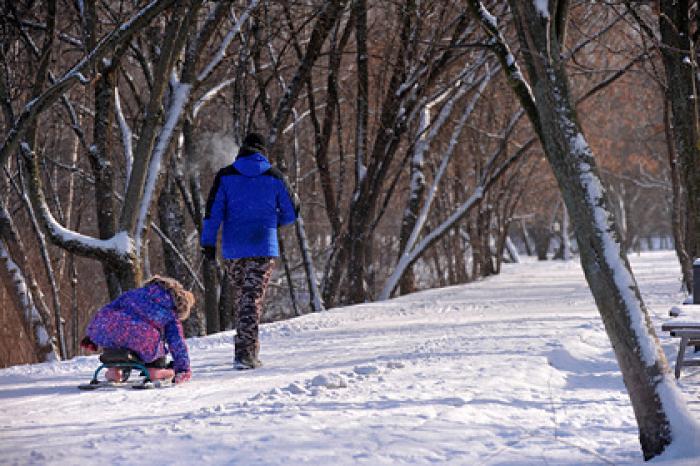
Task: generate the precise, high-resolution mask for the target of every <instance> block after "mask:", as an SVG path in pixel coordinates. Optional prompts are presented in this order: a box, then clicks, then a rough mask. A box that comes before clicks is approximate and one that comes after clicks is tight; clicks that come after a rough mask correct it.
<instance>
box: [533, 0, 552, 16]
mask: <svg viewBox="0 0 700 466" xmlns="http://www.w3.org/2000/svg"><path fill="white" fill-rule="evenodd" d="M532 4H533V5H535V9H536V10H537V12H538V13H539V14H540V16H542V17H543V18H547V19H549V2H548V0H532Z"/></svg>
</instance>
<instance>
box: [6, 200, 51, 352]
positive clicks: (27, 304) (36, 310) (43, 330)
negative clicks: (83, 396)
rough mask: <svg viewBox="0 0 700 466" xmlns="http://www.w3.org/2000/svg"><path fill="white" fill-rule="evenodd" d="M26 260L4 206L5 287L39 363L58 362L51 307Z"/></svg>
mask: <svg viewBox="0 0 700 466" xmlns="http://www.w3.org/2000/svg"><path fill="white" fill-rule="evenodd" d="M13 257H14V258H15V259H16V261H15V260H13ZM25 258H26V251H25V250H24V247H23V245H22V243H21V240H20V237H19V235H18V233H17V231H16V230H15V228H14V225H13V224H12V220H11V218H10V215H9V212H7V211H6V210H5V207H4V206H3V205H1V204H0V279H1V280H0V281H2V283H4V284H5V288H6V289H7V294H8V295H9V297H10V300H11V301H12V303H13V304H14V307H15V309H16V310H17V313H18V316H19V319H20V321H21V322H22V323H23V324H24V327H25V330H26V332H27V334H28V335H30V336H31V338H32V343H33V346H34V353H35V354H36V357H37V360H39V361H54V360H57V359H59V357H58V349H57V348H56V346H55V343H54V341H53V339H52V338H51V330H50V326H49V322H50V319H49V311H48V307H47V306H46V304H45V303H44V302H43V296H42V294H41V291H40V290H39V286H38V285H37V283H36V280H35V278H34V276H33V274H32V273H31V267H29V266H28V264H26V263H25Z"/></svg>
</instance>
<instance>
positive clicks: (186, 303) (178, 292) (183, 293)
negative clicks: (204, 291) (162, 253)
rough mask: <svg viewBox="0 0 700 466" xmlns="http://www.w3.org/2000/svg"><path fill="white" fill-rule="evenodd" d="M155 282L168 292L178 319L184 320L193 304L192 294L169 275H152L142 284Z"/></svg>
mask: <svg viewBox="0 0 700 466" xmlns="http://www.w3.org/2000/svg"><path fill="white" fill-rule="evenodd" d="M153 283H157V284H159V285H161V286H163V287H164V288H165V289H167V290H168V291H169V292H170V296H171V298H172V299H173V302H174V303H175V311H176V313H177V318H178V319H179V320H186V319H187V318H188V317H189V316H190V311H192V306H194V295H193V294H192V293H191V292H189V291H187V290H186V289H185V288H184V287H183V286H182V284H181V283H180V282H179V281H177V280H175V279H174V278H170V277H163V276H161V275H154V276H152V277H151V278H149V279H148V280H147V281H146V282H145V283H144V285H151V284H153Z"/></svg>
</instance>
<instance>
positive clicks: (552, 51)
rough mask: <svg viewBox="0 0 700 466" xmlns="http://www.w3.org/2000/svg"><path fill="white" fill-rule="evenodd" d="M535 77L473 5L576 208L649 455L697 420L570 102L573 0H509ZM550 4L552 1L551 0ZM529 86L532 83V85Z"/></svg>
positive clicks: (596, 291) (579, 235) (593, 281)
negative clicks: (567, 59) (567, 45)
mask: <svg viewBox="0 0 700 466" xmlns="http://www.w3.org/2000/svg"><path fill="white" fill-rule="evenodd" d="M509 4H510V9H511V12H512V13H513V17H514V21H515V25H516V29H517V32H518V39H519V42H520V46H521V50H522V52H523V56H522V59H523V61H524V62H525V64H526V67H527V70H528V75H529V78H530V83H529V84H528V83H527V82H526V81H525V80H524V77H523V76H522V74H521V73H520V71H519V68H518V64H517V62H516V60H515V59H514V58H513V55H511V54H510V49H509V47H508V44H507V43H506V41H505V39H504V37H503V35H502V34H501V33H500V32H499V30H498V27H497V24H496V21H495V18H494V17H493V16H491V15H490V14H489V13H488V12H487V11H486V9H485V8H484V6H483V4H482V2H479V1H476V0H470V2H469V5H470V8H471V10H472V12H473V14H474V15H475V17H476V18H478V19H479V21H481V23H482V25H483V27H484V29H485V30H486V31H487V33H488V34H489V35H490V36H491V38H492V44H493V47H494V50H495V52H496V54H497V55H498V57H499V59H500V60H501V63H502V64H503V66H504V68H505V69H506V70H507V77H508V80H509V82H510V84H511V87H512V88H513V89H514V91H515V93H516V95H517V96H518V98H519V100H520V101H521V104H522V105H523V107H524V108H525V109H526V111H527V113H528V117H529V118H530V121H531V123H532V125H533V127H534V129H535V131H536V133H537V135H538V137H539V139H540V142H541V144H542V146H543V148H544V151H545V154H546V156H547V160H548V161H549V164H550V166H551V167H552V170H553V172H554V174H555V177H556V179H557V181H558V184H559V188H560V190H561V192H562V196H563V198H564V202H565V203H566V206H567V208H568V209H569V213H570V215H571V218H572V221H573V224H574V230H575V234H576V239H577V242H578V246H579V251H580V255H581V265H582V267H583V270H584V273H585V276H586V280H587V281H588V285H589V287H590V290H591V293H592V294H593V297H594V299H595V301H596V304H597V306H598V310H599V312H600V315H601V317H602V319H603V323H604V324H605V329H606V331H607V334H608V336H609V338H610V341H611V343H612V347H613V349H614V351H615V355H616V357H617V361H618V364H619V366H620V370H621V372H622V376H623V380H624V382H625V386H626V387H627V390H628V393H629V396H630V401H631V403H632V408H633V410H634V413H635V417H636V419H637V424H638V427H639V438H640V443H641V447H642V453H643V455H644V458H645V459H650V458H652V457H654V456H657V455H659V454H660V453H661V452H663V451H664V449H665V448H666V447H667V446H668V445H669V444H670V443H671V442H672V441H673V439H674V436H675V435H678V434H679V433H680V431H681V429H685V428H688V426H693V425H694V421H692V420H691V418H690V417H689V415H688V413H687V408H686V407H685V406H684V405H683V403H682V401H681V400H682V399H681V397H680V395H679V394H678V388H677V386H676V385H675V381H674V379H673V378H672V376H671V374H670V369H669V366H668V363H667V361H666V357H665V356H664V353H663V351H662V349H661V346H660V345H659V342H658V338H657V337H656V334H655V332H654V328H653V326H652V324H651V320H650V318H649V313H648V311H647V309H646V306H645V305H644V302H643V300H642V298H641V295H640V292H639V288H638V286H637V283H636V281H635V278H634V275H633V273H632V271H631V268H630V265H629V262H628V260H627V257H626V255H625V253H624V251H623V249H622V245H621V240H620V236H619V232H618V229H617V226H616V224H615V219H614V217H613V214H612V210H611V205H610V200H609V199H608V196H607V193H606V192H605V189H604V188H603V185H602V183H601V181H600V176H599V174H598V170H597V168H596V163H595V159H594V157H593V153H592V151H591V148H590V147H589V145H588V142H587V141H586V138H585V136H584V135H583V132H582V130H581V128H580V125H579V123H578V119H577V115H576V109H575V107H574V106H573V105H572V99H571V97H570V93H569V88H568V78H567V74H566V70H565V67H564V65H565V64H564V62H563V60H562V57H563V55H564V54H563V50H562V45H561V44H563V41H564V34H565V27H566V18H567V14H568V12H567V7H568V2H567V1H566V0H564V1H550V2H549V3H548V4H547V3H546V2H520V1H516V0H512V1H510V2H509ZM547 5H549V8H548V7H547ZM530 86H532V88H530Z"/></svg>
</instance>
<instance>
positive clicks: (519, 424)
mask: <svg viewBox="0 0 700 466" xmlns="http://www.w3.org/2000/svg"><path fill="white" fill-rule="evenodd" d="M631 260H632V264H633V267H634V269H635V272H636V276H637V280H638V281H639V283H640V286H641V288H642V292H643V294H644V298H645V300H646V303H647V305H648V306H649V307H650V309H651V311H652V313H653V314H654V316H655V323H656V324H657V328H658V327H660V325H661V322H662V321H664V320H666V319H667V317H666V316H667V312H668V309H669V308H670V306H671V305H674V304H677V303H679V302H680V300H681V299H682V295H681V294H680V293H679V279H678V276H679V272H678V265H677V263H676V261H675V259H674V256H673V254H672V253H670V252H664V253H651V254H644V255H642V256H641V257H636V256H635V257H631ZM262 332H263V336H262V355H261V358H262V359H263V362H264V363H265V367H264V368H262V369H259V370H256V371H249V372H235V371H233V370H232V368H231V359H232V340H233V336H232V333H230V332H227V333H224V334H220V335H215V336H212V337H206V338H201V339H195V340H190V349H191V356H192V362H193V370H194V378H193V380H192V381H191V382H190V383H188V384H185V385H182V386H178V387H174V388H170V389H163V390H150V391H144V390H129V389H117V390H113V391H97V392H80V391H78V390H77V389H76V388H75V386H76V385H77V384H78V383H81V382H85V381H86V380H88V379H89V378H90V376H91V374H92V371H93V370H94V369H95V367H96V365H97V358H96V357H94V356H92V357H80V358H76V359H74V360H71V361H66V362H62V363H55V364H37V365H32V366H18V367H14V368H9V369H4V370H0V464H61V465H64V464H85V463H86V462H94V461H98V462H102V463H106V464H153V463H162V464H193V463H199V464H244V465H251V464H284V465H294V464H333V465H334V466H335V465H345V464H368V465H379V464H387V465H394V464H426V463H439V464H459V465H470V464H514V465H515V464H517V465H523V464H607V463H615V464H620V463H628V462H636V461H640V460H641V455H640V451H639V443H638V440H637V430H636V425H635V422H634V419H633V414H632V409H631V407H630V405H629V401H628V397H627V394H626V392H625V390H624V386H623V384H622V380H621V376H620V374H619V372H618V370H617V365H616V363H615V360H614V357H613V354H612V351H611V348H610V344H609V342H608V340H607V338H606V335H605V333H604V331H603V326H602V323H601V321H600V318H599V316H598V314H597V311H596V309H595V306H594V305H593V300H592V298H591V295H590V292H589V291H588V288H587V286H586V283H585V281H584V279H583V274H582V272H581V269H580V266H579V265H578V263H577V262H573V263H561V262H546V263H538V262H528V263H526V264H520V265H514V266H506V268H505V270H504V272H503V274H501V275H500V276H498V277H494V278H491V279H488V280H485V281H482V282H479V283H474V284H470V285H467V286H458V287H451V288H445V289H440V290H431V291H427V292H422V293H417V294H414V295H410V296H406V297H402V298H399V299H395V300H391V301H387V302H383V303H377V304H368V305H361V306H353V307H347V308H340V309H335V310H332V311H329V312H326V313H322V314H317V315H309V316H305V317H302V318H298V319H295V320H291V321H286V322H278V323H275V324H270V325H266V326H264V328H263V331H262ZM662 342H663V344H664V348H665V350H666V353H667V355H668V356H669V358H670V359H671V361H673V360H674V357H675V351H676V346H675V342H674V341H671V340H670V339H668V338H666V337H665V336H663V335H662ZM681 386H682V388H683V390H684V391H685V392H686V393H687V394H689V395H690V396H689V399H690V400H691V402H690V404H689V405H690V407H691V409H692V410H693V411H694V412H696V413H697V415H698V417H700V400H699V397H700V370H692V369H691V370H686V371H685V372H684V375H683V377H682V378H681Z"/></svg>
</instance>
